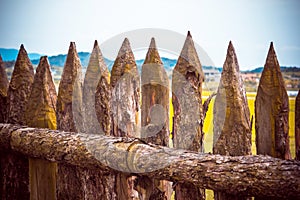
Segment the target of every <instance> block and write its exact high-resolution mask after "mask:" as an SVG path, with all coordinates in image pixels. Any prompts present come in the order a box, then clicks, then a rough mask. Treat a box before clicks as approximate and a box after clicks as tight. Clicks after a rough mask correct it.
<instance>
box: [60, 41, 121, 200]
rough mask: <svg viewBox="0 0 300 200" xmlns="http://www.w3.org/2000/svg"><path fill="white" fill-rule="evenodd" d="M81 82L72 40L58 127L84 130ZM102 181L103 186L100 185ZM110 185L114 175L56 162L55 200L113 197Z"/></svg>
mask: <svg viewBox="0 0 300 200" xmlns="http://www.w3.org/2000/svg"><path fill="white" fill-rule="evenodd" d="M81 85H82V83H81V64H80V60H79V57H78V54H77V51H76V47H75V43H74V42H71V44H70V47H69V52H68V56H67V60H66V64H65V67H64V71H63V74H62V78H61V81H60V84H59V91H58V99H57V129H59V130H64V131H75V132H77V131H80V130H83V127H82V118H81V114H82V112H81V104H82V102H81V101H82V95H81V88H82V87H81ZM99 177H102V180H99ZM102 184H103V185H105V186H104V187H102V186H103V185H102ZM111 185H114V177H113V176H111V175H107V176H104V175H103V173H102V172H101V171H97V170H95V169H85V168H81V167H77V166H73V165H69V164H64V163H59V164H58V177H57V199H112V198H114V197H115V192H114V190H112V189H111V188H113V186H111ZM108 188H110V189H108Z"/></svg>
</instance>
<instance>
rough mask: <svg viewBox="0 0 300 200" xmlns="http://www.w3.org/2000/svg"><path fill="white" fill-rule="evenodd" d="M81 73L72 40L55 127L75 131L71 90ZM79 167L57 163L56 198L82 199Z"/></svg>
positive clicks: (61, 81)
mask: <svg viewBox="0 0 300 200" xmlns="http://www.w3.org/2000/svg"><path fill="white" fill-rule="evenodd" d="M80 75H81V64H80V60H79V57H78V55H77V51H76V46H75V43H74V42H71V43H70V47H69V52H68V55H67V60H66V63H65V66H64V70H63V73H62V76H61V80H60V83H59V89H58V97H57V104H56V117H57V129H58V130H64V131H74V132H77V130H78V127H76V123H75V121H74V118H73V114H74V112H73V91H74V87H75V85H76V84H80V83H76V81H79V80H78V76H80ZM80 170H81V169H80V168H79V167H75V166H71V165H68V164H64V163H59V164H58V176H57V198H58V199H84V183H83V181H82V180H81V178H82V177H83V175H82V172H81V171H80Z"/></svg>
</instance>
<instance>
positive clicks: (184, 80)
mask: <svg viewBox="0 0 300 200" xmlns="http://www.w3.org/2000/svg"><path fill="white" fill-rule="evenodd" d="M203 81H204V74H203V71H202V66H201V63H200V60H199V58H198V54H197V52H196V49H195V46H194V42H193V39H192V36H191V34H190V32H188V35H187V37H186V40H185V43H184V46H183V48H182V50H181V53H180V56H179V58H178V61H177V63H176V65H175V67H174V70H173V76H172V103H173V108H174V121H173V123H174V124H173V127H174V130H173V143H174V148H177V149H188V150H191V151H196V152H203V137H204V135H203V131H202V128H203V117H204V115H203V106H202V97H201V93H202V83H203ZM175 199H178V200H180V199H191V200H192V199H195V200H198V199H199V200H200V199H205V191H204V189H200V188H199V187H196V186H194V185H193V184H191V183H178V184H176V186H175Z"/></svg>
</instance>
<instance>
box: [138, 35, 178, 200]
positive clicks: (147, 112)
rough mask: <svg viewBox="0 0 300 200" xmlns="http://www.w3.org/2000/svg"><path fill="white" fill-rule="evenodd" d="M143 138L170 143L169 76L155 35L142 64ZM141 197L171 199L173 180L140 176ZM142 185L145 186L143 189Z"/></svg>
mask: <svg viewBox="0 0 300 200" xmlns="http://www.w3.org/2000/svg"><path fill="white" fill-rule="evenodd" d="M141 81H142V106H141V138H142V140H144V141H146V142H149V143H152V144H157V145H162V146H169V135H170V131H169V93H170V89H169V79H168V75H167V73H166V71H165V69H164V66H163V63H162V61H161V59H160V56H159V53H158V50H157V48H156V44H155V40H154V38H152V39H151V43H150V46H149V49H148V52H147V55H146V58H145V61H144V64H143V66H142V79H141ZM138 188H140V189H139V192H140V193H141V196H142V199H171V194H172V188H171V185H170V182H168V181H159V180H155V179H149V178H148V177H139V178H138ZM141 188H143V189H141Z"/></svg>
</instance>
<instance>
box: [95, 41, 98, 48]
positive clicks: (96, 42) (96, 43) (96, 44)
mask: <svg viewBox="0 0 300 200" xmlns="http://www.w3.org/2000/svg"><path fill="white" fill-rule="evenodd" d="M97 46H98V41H97V40H95V42H94V48H95V47H97Z"/></svg>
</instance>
